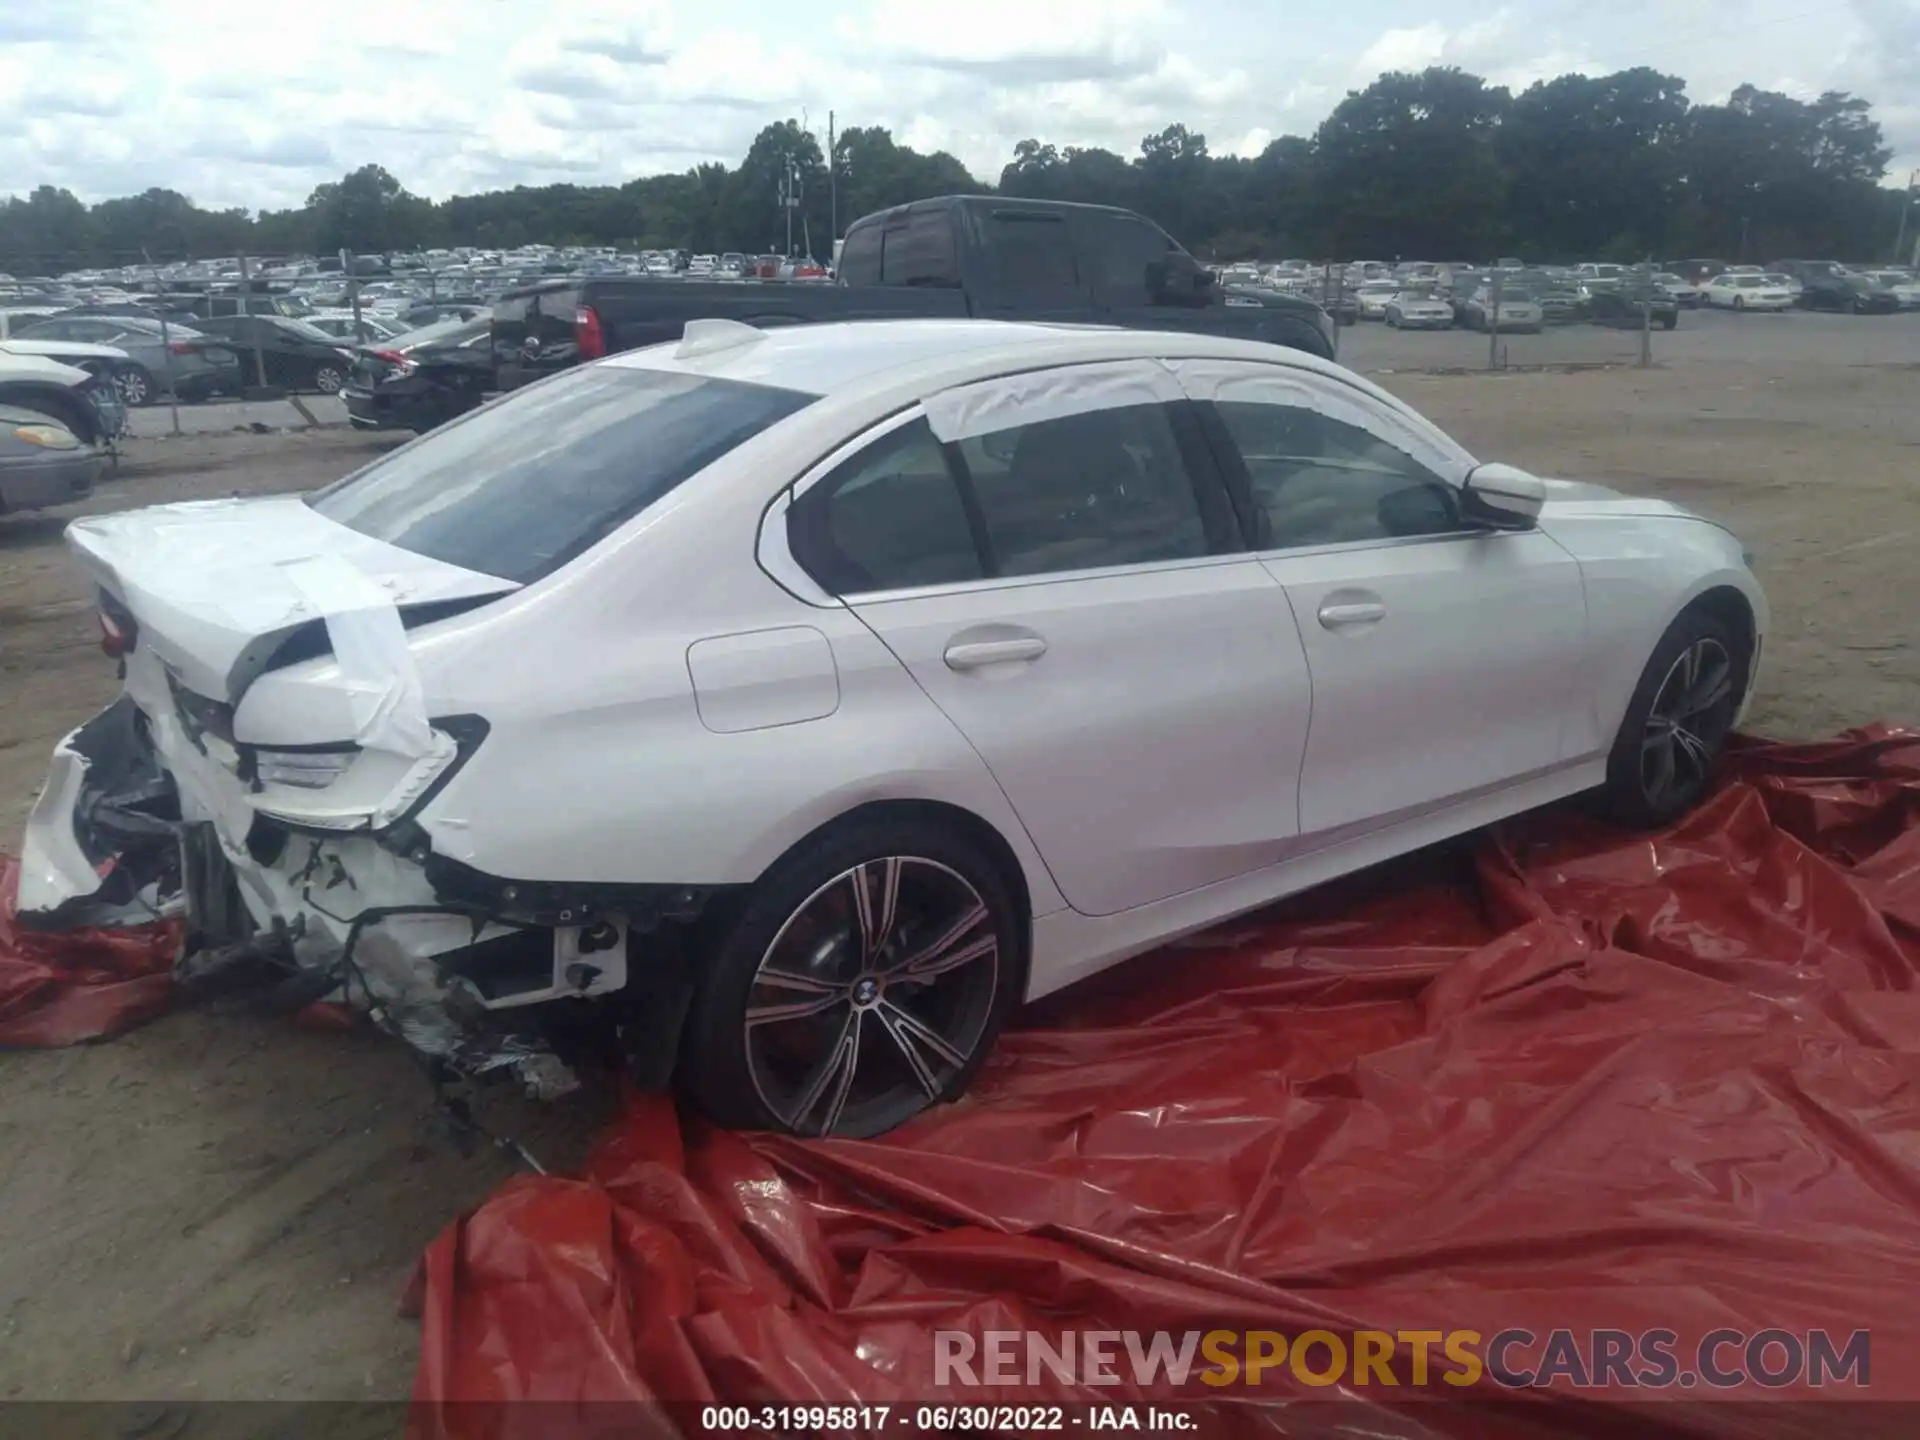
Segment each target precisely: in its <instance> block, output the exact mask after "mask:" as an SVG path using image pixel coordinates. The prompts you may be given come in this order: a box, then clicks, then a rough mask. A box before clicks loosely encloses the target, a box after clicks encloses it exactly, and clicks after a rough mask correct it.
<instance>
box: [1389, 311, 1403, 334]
mask: <svg viewBox="0 0 1920 1440" xmlns="http://www.w3.org/2000/svg"><path fill="white" fill-rule="evenodd" d="M1387 328H1388V329H1389V330H1398V329H1399V328H1400V322H1399V321H1398V320H1397V319H1395V318H1394V314H1393V311H1391V310H1389V311H1387Z"/></svg>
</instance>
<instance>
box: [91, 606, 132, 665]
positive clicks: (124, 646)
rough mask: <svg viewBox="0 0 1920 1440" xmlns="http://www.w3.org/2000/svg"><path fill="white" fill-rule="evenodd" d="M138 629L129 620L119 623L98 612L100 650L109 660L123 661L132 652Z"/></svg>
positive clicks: (103, 612) (111, 617)
mask: <svg viewBox="0 0 1920 1440" xmlns="http://www.w3.org/2000/svg"><path fill="white" fill-rule="evenodd" d="M138 630H139V627H138V626H136V625H135V624H134V623H133V622H132V621H131V620H127V621H120V620H116V619H114V618H113V616H111V615H109V614H107V612H106V611H104V610H102V611H101V612H100V649H101V650H102V651H103V652H104V653H105V654H106V656H107V658H108V659H109V660H123V659H125V658H126V657H127V655H129V654H130V653H131V652H132V650H133V645H134V639H135V636H136V635H137V633H138Z"/></svg>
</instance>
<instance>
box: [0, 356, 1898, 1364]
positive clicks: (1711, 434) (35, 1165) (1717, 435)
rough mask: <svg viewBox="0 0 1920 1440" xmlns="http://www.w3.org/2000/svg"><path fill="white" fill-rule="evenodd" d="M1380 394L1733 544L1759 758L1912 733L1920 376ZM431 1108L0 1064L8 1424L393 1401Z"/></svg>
mask: <svg viewBox="0 0 1920 1440" xmlns="http://www.w3.org/2000/svg"><path fill="white" fill-rule="evenodd" d="M1876 358H1879V357H1876ZM1916 358H1920V357H1916ZM1380 378H1381V380H1382V383H1384V384H1387V385H1388V386H1390V387H1391V388H1393V389H1394V390H1396V391H1397V392H1399V393H1400V394H1402V395H1404V396H1405V397H1406V398H1407V399H1409V400H1410V401H1411V402H1412V403H1413V404H1415V405H1416V406H1418V407H1419V408H1420V409H1422V410H1423V411H1425V412H1426V413H1427V414H1428V415H1430V416H1432V417H1433V418H1434V419H1435V420H1436V421H1438V422H1439V423H1440V424H1441V425H1443V426H1444V427H1446V428H1448V429H1449V430H1450V431H1452V432H1453V433H1454V434H1456V435H1458V436H1459V437H1460V438H1461V439H1462V440H1463V441H1464V442H1465V443H1466V444H1467V446H1468V447H1469V448H1470V449H1472V450H1474V451H1475V452H1476V453H1478V454H1480V455H1482V456H1484V457H1486V458H1499V459H1503V460H1509V461H1512V462H1514V463H1517V464H1520V465H1523V466H1527V467H1529V468H1532V469H1535V470H1539V471H1542V472H1545V473H1549V474H1560V475H1568V476H1577V477H1581V478H1590V479H1596V480H1604V481H1609V482H1612V483H1616V484H1619V485H1620V486H1622V487H1623V488H1626V489H1630V490H1635V491H1639V492H1643V493H1647V494H1657V495H1662V496H1667V497H1669V498H1672V499H1675V500H1679V501H1681V502H1682V503H1685V504H1688V505H1691V506H1693V507H1695V508H1697V509H1699V510H1702V511H1704V512H1706V513H1708V514H1710V515H1713V516H1715V517H1716V518H1723V519H1725V520H1726V521H1728V522H1730V523H1731V524H1732V525H1733V526H1734V527H1735V528H1736V529H1737V530H1738V531H1739V532H1740V534H1741V535H1742V536H1743V537H1745V539H1746V540H1747V542H1748V544H1749V545H1750V546H1751V547H1752V548H1753V549H1754V550H1755V551H1756V552H1757V553H1758V555H1759V569H1760V573H1761V576H1762V579H1763V580H1764V581H1765V583H1766V585H1767V587H1768V590H1769V592H1770V595H1771V598H1772V602H1773V607H1774V634H1773V636H1772V638H1770V639H1769V642H1768V647H1767V648H1768V653H1767V661H1766V675H1765V680H1764V684H1763V688H1762V691H1761V693H1760V695H1759V697H1758V700H1757V703H1756V706H1755V708H1754V711H1753V713H1752V715H1751V728H1753V729H1755V730H1758V731H1760V732H1762V733H1766V734H1772V735H1778V736H1783V737H1813V736H1819V735H1824V734H1828V733H1831V732H1833V731H1835V730H1838V729H1841V728H1844V727H1847V726H1850V725H1855V724H1859V723H1862V722H1865V721H1868V720H1873V719H1888V720H1894V721H1902V722H1909V723H1912V722H1916V721H1920V649H1916V645H1920V640H1917V639H1916V637H1915V635H1914V632H1913V625H1912V622H1913V616H1914V614H1915V612H1916V609H1917V608H1920V567H1916V566H1915V564H1914V561H1913V559H1912V556H1913V553H1914V547H1915V545H1916V543H1917V542H1920V485H1917V484H1916V475H1917V474H1920V406H1916V404H1915V401H1916V400H1917V399H1920V364H1914V363H1878V364H1848V363H1845V362H1844V361H1838V360H1828V361H1824V362H1819V363H1808V362H1805V361H1802V360H1800V359H1798V358H1794V359H1792V360H1790V361H1789V360H1781V359H1774V360H1771V361H1770V360H1768V359H1765V358H1762V357H1756V358H1753V359H1751V360H1745V361H1734V360H1719V361H1710V362H1708V361H1699V360H1694V359H1688V360H1687V361H1686V362H1685V363H1677V364H1675V365H1674V366H1673V367H1672V368H1664V369H1658V370H1653V371H1637V370H1632V369H1620V370H1604V371H1584V372H1578V373H1518V374H1513V373H1510V374H1503V375H1493V376H1485V375H1414V374H1383V375H1381V377H1380ZM376 449H377V443H376V442H374V441H371V440H368V439H366V438H363V437H359V436H355V435H353V434H351V433H341V432H316V433H311V434H307V435H293V436H289V435H273V436H258V435H207V436H198V437H188V438H187V439H184V440H174V441H169V442H164V443H162V442H146V444H145V446H144V448H143V450H142V451H141V453H140V454H139V455H138V456H136V457H135V459H134V461H133V463H132V464H130V465H129V466H128V467H127V468H126V470H125V471H124V473H123V475H122V476H121V478H119V479H117V480H115V481H113V482H112V483H110V484H109V485H108V486H107V487H106V488H105V490H104V491H103V492H102V493H101V494H100V495H99V496H98V497H97V498H96V499H95V500H94V501H93V502H92V505H91V507H90V508H93V509H111V508H119V507H123V506H127V505H132V504H139V503H152V502H156V501H161V500H171V499H178V498H185V497H189V496H194V497H199V496H214V495H225V494H231V493H235V492H236V491H237V492H241V493H251V492H257V491H265V490H275V489H299V488H306V487H308V486H312V485H315V484H318V483H320V482H323V481H325V480H329V479H332V478H333V477H335V476H337V475H339V474H343V473H345V472H346V471H347V470H348V469H350V468H353V467H354V466H356V465H358V464H361V463H363V462H364V461H365V460H366V459H368V458H370V457H371V455H372V454H374V453H375V452H376ZM65 518H66V515H65V514H61V515H56V516H48V517H42V518H36V517H21V518H14V519H10V520H0V836H12V835H15V834H17V833H18V828H19V824H20V822H21V820H22V819H23V818H24V816H25V813H26V809H27V807H28V805H29V804H30V802H31V799H32V795H33V793H34V791H35V789H36V788H37V786H38V784H39V782H40V780H41V777H42V775H43V773H44V767H45V763H46V762H45V757H46V754H47V751H48V749H49V748H50V747H51V746H52V744H53V743H54V741H55V740H56V739H57V738H58V737H59V736H60V735H61V734H62V733H63V732H64V731H65V730H67V729H68V728H70V727H71V726H72V725H73V724H74V723H76V722H77V721H79V720H80V719H82V718H83V717H85V716H86V715H88V714H90V713H91V712H92V711H93V710H95V709H96V708H98V707H99V706H100V705H102V704H104V703H105V702H106V701H107V700H108V699H109V698H110V697H111V695H112V693H113V691H114V689H115V682H114V679H113V675H112V671H111V667H110V666H109V664H108V662H107V661H106V660H105V659H104V657H102V656H101V654H100V653H99V650H98V648H97V644H96V641H97V634H96V631H95V628H94V623H93V619H92V616H91V614H90V610H89V606H88V602H87V598H86V592H85V590H84V587H83V585H82V584H81V582H80V579H79V577H78V575H77V573H76V571H75V569H74V568H73V567H72V566H71V565H70V564H69V563H68V562H67V560H66V558H65V555H64V552H63V550H62V547H61V546H60V543H59V532H60V529H61V526H62V524H63V523H64V520H65ZM4 843H5V842H4V841H0V844H4ZM427 1100H428V1095H427V1090H426V1086H425V1084H424V1083H423V1082H422V1081H421V1079H420V1078H419V1074H418V1072H417V1071H416V1070H415V1068H414V1066H413V1064H412V1063H411V1062H410V1061H409V1060H408V1059H407V1058H406V1056H405V1055H404V1054H402V1053H401V1052H400V1050H399V1049H398V1047H396V1046H394V1045H392V1044H389V1043H387V1042H385V1041H382V1040H378V1039H375V1038H370V1037H360V1036H352V1037H341V1036H337V1035H323V1034H312V1033H306V1032H303V1031H299V1030H295V1029H293V1028H291V1027H289V1026H288V1025H287V1024H285V1023H284V1022H280V1021H269V1020H263V1019H258V1018H253V1017H249V1016H245V1015H238V1014H224V1015H222V1014H213V1013H205V1012H203V1013H181V1014H176V1015H173V1016H171V1017H168V1018H167V1019H164V1020H162V1021H160V1022H158V1023H156V1024H153V1025H151V1026H149V1027H148V1028H146V1029H144V1030H141V1031H139V1032H136V1033H135V1034H133V1035H130V1036H127V1037H125V1038H123V1039H121V1040H118V1041H115V1042H113V1043H110V1044H105V1045H99V1046H87V1047H80V1048H77V1049H73V1050H67V1051H59V1052H21V1053H14V1054H10V1055H6V1056H4V1057H0V1257H4V1260H0V1340H4V1344H0V1395H5V1396H9V1397H22V1398H24V1397H31V1398H45V1399H54V1398H90V1399H110V1398H126V1399H144V1400H161V1399H196V1398H199V1399H207V1398H229V1397H240V1398H267V1397H275V1398H283V1399H300V1398H342V1399H346V1398H363V1397H399V1396H403V1395H405V1394H406V1392H407V1390H408V1388H409V1385H410V1383H411V1379H412V1373H413V1365H414V1355H415V1348H416V1336H415V1332H414V1328H413V1326H412V1325H411V1324H409V1323H408V1322H406V1321H403V1320H401V1319H400V1318H398V1316H397V1315H396V1313H395V1312H396V1299H397V1297H398V1295H399V1292H400V1289H401V1287H402V1285H403V1283H404V1281H405V1279H406V1277H407V1275H408V1273H409V1270H410V1268H411V1266H412V1264H413V1262H414V1260H415V1258H416V1256H417V1255H418V1253H419V1251H420V1249H421V1247H422V1246H423V1245H424V1244H425V1243H426V1242H427V1241H428V1240H429V1239H430V1238H431V1237H432V1236H433V1234H434V1233H435V1232H436V1231H437V1230H438V1229H439V1228H440V1227H441V1226H442V1225H444V1224H445V1223H446V1222H447V1221H448V1220H449V1219H450V1218H452V1217H453V1216H454V1215H455V1214H457V1213H458V1212H459V1211H460V1210H461V1209H462V1208H463V1207H466V1206H469V1205H471V1204H473V1203H475V1202H477V1201H478V1200H479V1199H480V1198H481V1197H483V1196H484V1195H485V1194H486V1193H487V1192H488V1191H489V1190H490V1189H492V1188H493V1187H494V1186H495V1185H496V1184H497V1183H498V1182H499V1181H500V1180H502V1179H503V1178H504V1177H505V1176H506V1175H507V1174H508V1173H510V1168H511V1167H510V1166H509V1164H508V1163H507V1162H506V1160H505V1159H504V1158H503V1157H501V1156H500V1155H498V1154H495V1153H492V1152H486V1153H483V1154H481V1155H479V1156H476V1157H475V1158H473V1159H461V1158H460V1157H458V1156H457V1155H455V1154H454V1153H453V1152H452V1151H451V1150H449V1149H448V1148H446V1147H445V1146H444V1145H441V1144H438V1143H436V1142H435V1141H433V1140H432V1139H431V1137H430V1133H429V1130H428V1127H427V1123H426V1122H427V1120H428V1115H429V1106H428V1103H427ZM490 1118H491V1119H492V1121H493V1122H494V1123H495V1124H496V1126H498V1127H500V1128H503V1129H506V1130H509V1131H510V1132H511V1133H514V1134H516V1135H517V1136H519V1137H520V1138H521V1139H522V1140H524V1141H525V1142H526V1143H527V1144H528V1145H529V1147H530V1148H531V1149H532V1150H533V1151H534V1152H535V1153H536V1154H538V1155H540V1156H541V1157H542V1158H543V1159H545V1160H547V1161H549V1162H550V1163H552V1164H558V1165H565V1164H568V1163H570V1162H571V1161H572V1160H573V1159H575V1158H576V1157H577V1156H578V1155H579V1154H580V1153H581V1150H582V1147H583V1145H584V1143H585V1141H586V1139H587V1138H588V1137H589V1136H590V1135H591V1133H592V1131H593V1129H594V1127H595V1125H596V1124H597V1123H598V1122H599V1120H600V1119H601V1118H603V1117H602V1115H601V1114H600V1113H599V1112H598V1111H597V1109H596V1107H595V1106H594V1105H592V1104H585V1103H582V1104H568V1105H562V1106H557V1107H549V1108H548V1109H546V1110H544V1111H541V1110H538V1109H536V1108H535V1107H531V1106H521V1105H517V1104H514V1103H512V1102H503V1103H501V1104H499V1105H496V1106H495V1107H493V1108H492V1110H491V1112H490Z"/></svg>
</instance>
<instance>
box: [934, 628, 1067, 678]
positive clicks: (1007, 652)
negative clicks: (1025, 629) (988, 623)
mask: <svg viewBox="0 0 1920 1440" xmlns="http://www.w3.org/2000/svg"><path fill="white" fill-rule="evenodd" d="M1046 653H1047V642H1046V641H1044V640H1042V639H1041V638H1040V637H1039V636H1038V635H1022V636H1018V637H1016V638H1014V639H1010V640H970V641H965V642H963V643H961V644H958V645H949V646H948V647H947V653H946V661H947V668H948V669H949V670H978V669H980V667H981V666H983V665H999V664H1001V663H1003V662H1005V661H1008V660H1038V659H1039V658H1040V657H1041V656H1042V655H1044V654H1046Z"/></svg>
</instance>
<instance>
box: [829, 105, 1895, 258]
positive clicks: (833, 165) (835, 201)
mask: <svg viewBox="0 0 1920 1440" xmlns="http://www.w3.org/2000/svg"><path fill="white" fill-rule="evenodd" d="M1906 218H1907V217H1906V216H1905V215H1904V214H1903V215H1902V216H1901V217H1900V219H1901V222H1902V224H1903V225H1904V223H1905V221H1906ZM827 228H828V229H829V230H831V231H832V232H833V233H832V234H831V235H829V236H827V246H828V248H829V249H831V248H832V246H833V242H834V241H836V240H838V239H839V238H840V157H839V156H837V155H835V154H834V153H833V111H831V110H829V111H827ZM1894 248H1895V249H1896V250H1897V249H1898V248H1899V247H1898V246H1895V247H1894Z"/></svg>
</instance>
